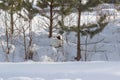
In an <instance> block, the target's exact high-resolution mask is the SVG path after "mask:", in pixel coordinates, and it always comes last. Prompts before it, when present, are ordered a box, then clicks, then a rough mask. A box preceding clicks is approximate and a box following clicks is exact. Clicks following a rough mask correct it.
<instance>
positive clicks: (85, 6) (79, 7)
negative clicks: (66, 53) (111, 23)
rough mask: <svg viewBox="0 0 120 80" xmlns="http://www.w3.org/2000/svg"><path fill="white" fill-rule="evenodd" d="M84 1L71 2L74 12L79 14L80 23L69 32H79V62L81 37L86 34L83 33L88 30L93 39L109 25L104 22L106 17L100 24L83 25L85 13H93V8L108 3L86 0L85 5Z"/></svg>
mask: <svg viewBox="0 0 120 80" xmlns="http://www.w3.org/2000/svg"><path fill="white" fill-rule="evenodd" d="M83 1H84V0H71V3H70V4H71V6H72V8H73V9H72V10H73V11H76V12H77V14H78V22H77V26H76V27H75V26H72V27H71V28H68V29H67V30H68V31H75V32H77V57H76V58H75V59H76V60H77V61H79V60H80V59H81V45H80V44H81V43H80V42H81V41H80V36H81V35H82V34H86V32H85V31H83V30H84V29H85V28H86V29H87V30H88V31H87V33H89V35H90V36H91V37H93V36H94V35H95V34H97V33H99V32H100V31H102V30H103V29H104V27H105V26H106V25H107V22H104V20H105V18H106V16H102V17H100V19H99V20H98V24H90V25H81V13H82V12H84V11H93V7H96V6H97V5H98V4H101V3H104V2H105V3H108V2H109V1H108V0H86V3H83ZM98 25H99V28H97V29H95V30H92V31H91V29H90V28H94V27H98Z"/></svg>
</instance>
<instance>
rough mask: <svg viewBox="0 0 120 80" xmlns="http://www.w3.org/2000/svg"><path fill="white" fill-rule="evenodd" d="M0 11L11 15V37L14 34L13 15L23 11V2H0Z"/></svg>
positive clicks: (15, 0) (19, 0)
mask: <svg viewBox="0 0 120 80" xmlns="http://www.w3.org/2000/svg"><path fill="white" fill-rule="evenodd" d="M0 1H1V3H0V9H2V10H3V11H7V12H8V13H9V14H10V31H11V35H12V34H13V33H14V17H13V15H14V14H15V13H16V12H17V11H20V10H21V4H22V1H23V0H0Z"/></svg>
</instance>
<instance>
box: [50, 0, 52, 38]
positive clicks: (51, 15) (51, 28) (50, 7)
mask: <svg viewBox="0 0 120 80" xmlns="http://www.w3.org/2000/svg"><path fill="white" fill-rule="evenodd" d="M52 28H53V0H52V1H51V4H50V26H49V38H50V37H52Z"/></svg>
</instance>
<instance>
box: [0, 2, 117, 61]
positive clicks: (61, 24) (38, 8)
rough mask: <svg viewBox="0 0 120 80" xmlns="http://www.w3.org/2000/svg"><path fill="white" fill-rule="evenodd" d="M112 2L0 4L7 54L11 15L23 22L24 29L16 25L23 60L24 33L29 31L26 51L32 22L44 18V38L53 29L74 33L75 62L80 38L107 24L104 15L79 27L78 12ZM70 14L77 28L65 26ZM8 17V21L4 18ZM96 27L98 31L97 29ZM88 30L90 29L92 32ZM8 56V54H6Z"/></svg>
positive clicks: (79, 55)
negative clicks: (20, 35)
mask: <svg viewBox="0 0 120 80" xmlns="http://www.w3.org/2000/svg"><path fill="white" fill-rule="evenodd" d="M112 2H113V0H0V9H1V11H2V12H4V14H5V18H4V20H5V22H4V23H5V34H6V42H7V48H8V50H9V46H8V44H9V43H11V44H13V39H14V35H15V33H16V32H15V30H16V27H15V25H18V24H15V22H14V20H15V19H14V18H15V15H17V16H19V18H18V20H19V19H23V20H24V21H27V23H28V27H27V28H25V27H24V26H25V25H26V24H24V23H22V22H21V24H22V25H18V26H21V27H22V33H23V36H24V49H25V59H28V58H29V57H28V56H27V45H26V30H28V31H29V45H28V47H30V46H31V45H32V44H33V41H32V38H33V35H32V31H33V30H32V27H33V26H32V24H33V23H32V20H33V18H34V17H35V16H36V15H41V16H44V17H45V18H47V19H48V20H49V21H48V23H49V26H48V30H49V34H48V37H49V38H51V37H52V36H53V29H54V28H56V29H59V31H60V32H61V34H62V33H64V32H69V31H74V32H76V33H77V53H76V54H77V56H76V57H75V59H76V60H77V61H79V60H80V59H81V41H80V40H81V35H84V36H86V35H90V36H91V37H93V36H94V35H95V34H97V33H99V32H101V31H102V30H103V29H104V27H105V26H106V25H107V24H108V22H106V21H105V19H106V17H107V16H106V15H102V16H101V15H99V18H98V21H97V23H91V24H83V25H81V14H82V12H86V11H87V12H92V11H93V8H94V7H97V6H98V5H99V4H103V3H112ZM118 2H119V0H114V4H115V3H118ZM71 13H76V14H77V23H76V24H77V25H75V26H66V25H65V21H64V19H65V17H66V16H68V15H70V14H71ZM7 15H9V19H10V20H8V19H7V18H6V16H7ZM58 16H59V17H60V19H59V20H58V21H57V24H54V21H55V19H56V18H58ZM98 26H99V27H98ZM95 27H96V29H95V30H92V28H95ZM7 54H9V51H8V52H7Z"/></svg>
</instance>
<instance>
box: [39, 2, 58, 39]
mask: <svg viewBox="0 0 120 80" xmlns="http://www.w3.org/2000/svg"><path fill="white" fill-rule="evenodd" d="M58 1H59V0H38V1H37V2H38V3H37V6H38V7H39V8H40V9H42V11H43V12H40V14H41V15H42V16H44V17H46V18H48V19H49V36H48V37H49V38H50V37H52V34H53V21H54V13H55V12H56V10H55V8H57V7H58V6H59V4H58ZM45 9H46V10H47V11H45ZM44 11H45V12H46V13H49V16H47V15H45V13H44Z"/></svg>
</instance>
